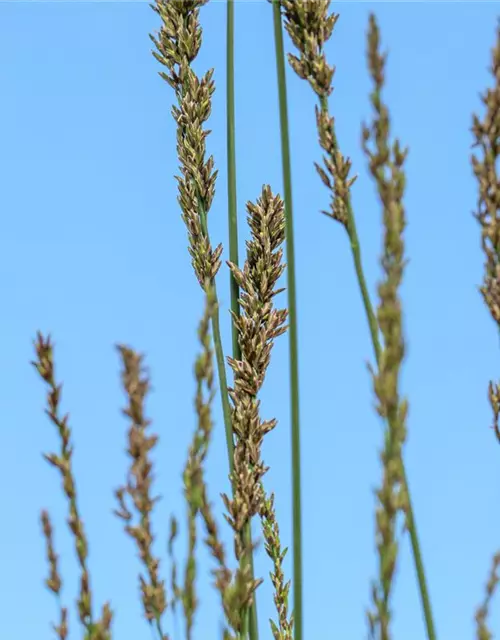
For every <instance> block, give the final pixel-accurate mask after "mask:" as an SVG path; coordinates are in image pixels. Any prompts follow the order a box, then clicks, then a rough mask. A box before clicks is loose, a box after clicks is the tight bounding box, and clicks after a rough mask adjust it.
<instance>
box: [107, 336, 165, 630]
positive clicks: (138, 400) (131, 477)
mask: <svg viewBox="0 0 500 640" xmlns="http://www.w3.org/2000/svg"><path fill="white" fill-rule="evenodd" d="M117 348H118V351H119V352H120V355H121V358H122V364H123V370H122V382H123V387H124V390H125V393H126V395H127V399H128V406H127V407H126V408H125V409H123V414H124V415H125V416H126V417H127V418H128V419H129V420H130V428H129V431H128V449H127V453H128V455H129V457H130V462H131V464H130V470H129V472H128V478H127V484H126V485H125V486H123V487H120V488H119V489H117V490H116V491H115V496H116V499H117V501H118V505H119V509H118V510H116V511H115V514H116V515H117V516H118V517H119V518H120V519H122V520H123V521H124V523H125V531H126V532H127V533H128V534H129V535H130V537H131V538H132V539H133V540H134V541H135V543H136V545H137V549H138V551H139V557H140V560H141V563H142V565H143V567H144V569H145V574H142V573H141V574H140V575H139V583H140V587H141V594H142V604H143V608H144V615H145V617H146V619H147V620H148V622H149V623H150V624H152V625H153V624H154V626H155V628H156V631H157V633H158V636H159V640H168V636H167V635H166V634H165V633H164V632H163V628H162V616H163V613H164V611H165V609H166V608H167V595H166V590H165V583H164V581H163V580H161V579H160V577H159V568H160V560H159V558H158V557H157V556H155V554H154V551H153V542H154V536H153V532H152V527H151V513H152V511H153V507H154V505H155V503H156V502H157V501H158V498H156V497H153V496H152V495H151V485H152V482H153V473H152V463H151V460H150V452H151V450H152V449H153V448H154V447H155V445H156V443H157V441H158V436H156V435H148V431H147V429H148V427H149V425H150V420H148V419H147V418H146V416H145V413H144V409H145V408H144V403H145V399H146V395H147V393H148V391H149V387H150V383H149V378H148V376H147V374H146V372H145V370H144V367H143V364H142V361H143V357H142V356H141V355H139V354H138V353H136V352H135V351H133V350H132V349H130V348H129V347H126V346H124V345H119V346H118V347H117ZM127 501H130V505H131V508H129V507H128V506H127ZM134 511H135V515H136V518H137V520H136V523H135V524H134V523H133V521H134V513H133V512H134Z"/></svg>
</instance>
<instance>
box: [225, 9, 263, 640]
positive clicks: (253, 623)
mask: <svg viewBox="0 0 500 640" xmlns="http://www.w3.org/2000/svg"><path fill="white" fill-rule="evenodd" d="M226 58H227V70H226V75H227V78H226V87H227V88H226V106H227V200H228V202H227V205H228V207H227V211H228V227H229V259H230V260H231V262H232V263H233V264H235V265H237V266H238V265H239V260H238V258H239V256H238V209H237V198H236V141H235V137H236V136H235V132H236V124H235V107H234V0H227V43H226ZM229 278H230V289H231V310H232V312H233V314H234V315H235V316H236V317H239V316H240V304H239V302H238V300H239V297H240V292H239V287H238V283H237V282H236V279H235V278H234V276H233V273H232V271H230V274H229ZM231 332H232V333H231V335H232V343H233V358H234V359H235V360H241V347H240V343H239V340H238V330H237V329H236V325H235V323H234V322H232V323H231ZM231 442H232V436H231ZM244 537H245V543H246V544H248V545H249V546H250V548H251V545H252V530H251V524H250V523H248V525H247V526H246V530H245V533H244ZM249 561H250V568H251V577H252V579H254V565H253V552H251V553H250V556H249ZM248 629H249V634H250V640H258V638H259V627H258V620H257V600H256V594H254V599H253V603H252V606H251V607H250V611H249V620H248Z"/></svg>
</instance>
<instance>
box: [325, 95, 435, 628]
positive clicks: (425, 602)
mask: <svg viewBox="0 0 500 640" xmlns="http://www.w3.org/2000/svg"><path fill="white" fill-rule="evenodd" d="M320 106H321V109H322V110H324V111H325V112H326V111H328V102H327V99H326V98H320ZM331 133H332V137H333V140H334V145H335V147H336V148H338V144H337V138H336V134H335V129H334V128H333V127H332V131H331ZM346 213H347V225H346V231H347V235H348V237H349V242H350V245H351V252H352V257H353V261H354V267H355V270H356V276H357V279H358V285H359V289H360V292H361V297H362V299H363V306H364V309H365V313H366V318H367V321H368V326H369V329H370V336H371V341H372V347H373V352H374V355H375V361H376V363H377V368H378V366H379V363H380V354H381V345H380V334H379V328H378V322H377V318H376V315H375V312H374V310H373V306H372V302H371V300H370V295H369V293H368V287H367V285H366V278H365V274H364V270H363V264H362V260H361V247H360V244H359V239H358V232H357V229H356V220H355V218H354V212H353V209H352V204H351V198H350V197H349V199H348V203H347V207H346ZM402 477H403V484H404V486H405V489H406V494H407V513H406V521H407V526H408V531H409V533H410V542H411V547H412V553H413V560H414V564H415V572H416V575H417V581H418V585H419V591H420V599H421V603H422V610H423V613H424V620H425V625H426V630H427V638H428V640H436V629H435V625H434V619H433V615H432V607H431V603H430V597H429V589H428V587H427V579H426V576H425V569H424V562H423V558H422V551H421V549H420V541H419V537H418V532H417V524H416V521H415V516H414V512H413V505H412V502H411V493H410V489H409V486H408V478H407V476H406V467H405V464H404V462H403V463H402Z"/></svg>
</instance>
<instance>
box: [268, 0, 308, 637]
mask: <svg viewBox="0 0 500 640" xmlns="http://www.w3.org/2000/svg"><path fill="white" fill-rule="evenodd" d="M272 5H273V22H274V42H275V49H276V71H277V76H278V96H279V112H280V129H281V159H282V166H283V189H284V196H285V197H284V200H285V216H286V260H287V280H288V282H287V285H288V310H289V353H290V403H291V406H290V415H291V431H292V432H291V440H292V504H293V597H294V627H295V631H294V637H295V640H302V628H303V611H302V507H301V495H300V491H301V468H300V416H299V364H298V347H297V344H298V339H297V302H296V287H295V245H294V237H293V207H292V179H291V174H292V171H291V164H290V139H289V133H288V107H287V95H286V76H285V53H284V46H283V30H282V26H281V9H280V3H279V2H278V1H277V0H273V3H272Z"/></svg>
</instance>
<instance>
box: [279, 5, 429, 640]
mask: <svg viewBox="0 0 500 640" xmlns="http://www.w3.org/2000/svg"><path fill="white" fill-rule="evenodd" d="M280 4H281V7H282V9H283V13H284V16H285V28H286V30H287V32H288V34H289V35H290V37H291V39H292V42H293V44H294V45H295V47H296V48H297V49H298V51H299V53H300V57H296V56H294V55H292V54H289V56H288V60H289V62H290V65H291V67H292V68H293V69H294V71H295V72H296V73H297V75H298V76H299V77H300V78H302V79H304V80H307V81H308V82H309V83H310V85H311V87H312V88H313V90H314V92H315V93H316V95H317V96H318V102H319V108H318V107H317V108H316V122H317V127H318V134H319V140H320V145H321V147H322V149H323V150H324V151H325V152H326V154H327V156H326V157H325V158H324V163H325V169H326V171H325V169H323V168H322V167H320V166H319V165H318V164H316V169H317V170H318V173H319V175H320V177H321V179H322V181H323V183H324V184H325V185H326V186H327V187H328V188H329V189H330V190H331V192H332V201H331V210H330V211H329V212H323V213H326V215H328V216H330V217H331V218H333V219H334V220H337V221H338V222H340V223H341V224H342V226H343V227H344V229H345V230H346V232H347V235H348V237H349V241H350V246H351V251H352V256H353V261H354V265H355V269H356V275H357V279H358V286H359V288H360V292H361V296H362V299H363V304H364V308H365V312H366V316H367V320H368V325H369V328H370V335H371V339H372V346H373V351H374V353H375V358H376V362H377V366H379V365H380V359H381V353H382V347H381V343H380V337H379V327H378V322H377V318H376V315H375V313H374V310H373V306H372V303H371V300H370V296H369V293H368V288H367V285H366V278H365V275H364V270H363V266H362V261H361V249H360V243H359V239H358V234H357V230H356V224H355V218H354V213H353V209H352V204H351V194H350V189H351V187H352V185H353V183H354V181H355V179H356V178H355V177H354V178H349V172H350V169H351V162H350V160H349V158H346V157H344V156H343V155H342V153H341V151H340V149H339V145H338V142H337V137H336V134H335V125H334V118H333V117H331V116H330V113H329V108H328V96H329V95H330V94H331V93H332V91H333V87H332V80H333V75H334V72H335V69H334V67H330V66H329V65H328V63H327V61H326V56H325V53H324V45H325V43H326V41H327V40H328V39H329V38H330V37H331V35H332V33H333V29H334V27H335V23H336V22H337V19H338V14H335V13H332V14H331V15H328V9H329V6H330V1H329V0H318V1H317V2H299V3H297V2H294V1H293V0H280ZM402 465H403V466H402V482H403V484H404V486H405V491H406V493H407V495H408V500H407V509H406V522H407V527H408V530H409V532H410V540H411V545H412V552H413V558H414V563H415V571H416V574H417V580H418V585H419V591H420V598H421V603H422V609H423V613H424V618H425V624H426V630H427V637H428V640H435V638H436V632H435V625H434V619H433V615H432V609H431V604H430V598H429V591H428V587H427V580H426V577H425V571H424V565H423V560H422V553H421V550H420V543H419V538H418V533H417V527H416V522H415V517H414V513H413V507H412V504H411V498H410V491H409V487H408V481H407V477H406V471H405V468H404V462H402Z"/></svg>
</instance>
